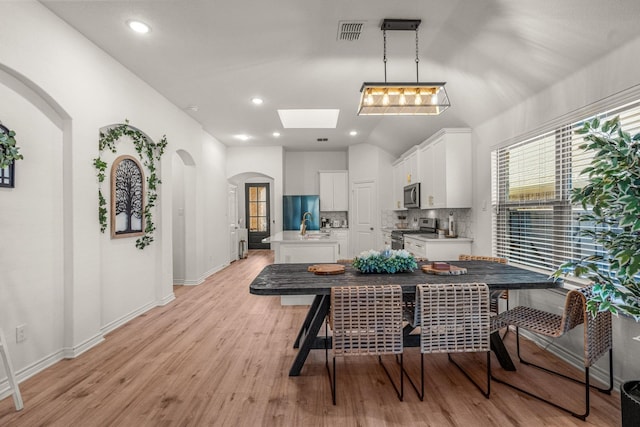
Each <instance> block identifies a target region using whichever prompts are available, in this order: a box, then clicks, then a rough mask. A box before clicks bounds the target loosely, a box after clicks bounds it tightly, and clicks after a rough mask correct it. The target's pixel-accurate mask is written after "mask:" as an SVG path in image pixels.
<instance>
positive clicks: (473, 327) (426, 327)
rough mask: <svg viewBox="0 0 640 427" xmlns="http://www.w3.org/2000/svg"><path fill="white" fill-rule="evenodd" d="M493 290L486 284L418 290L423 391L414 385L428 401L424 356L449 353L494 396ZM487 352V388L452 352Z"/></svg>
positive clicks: (455, 285) (421, 382)
mask: <svg viewBox="0 0 640 427" xmlns="http://www.w3.org/2000/svg"><path fill="white" fill-rule="evenodd" d="M490 317H491V316H490V315H489V288H488V286H487V285H486V284H484V283H449V284H425V285H418V286H417V287H416V318H415V320H414V322H415V324H417V325H420V377H421V379H420V390H418V387H417V386H416V384H415V383H414V382H413V380H411V378H410V377H409V376H408V375H407V378H408V379H409V382H410V384H411V385H412V387H413V388H414V390H415V391H416V393H417V394H418V397H419V398H420V400H424V355H425V354H426V353H447V356H448V358H449V360H450V361H451V362H453V364H454V365H455V366H456V367H457V368H458V369H460V371H461V372H462V373H463V374H464V375H465V376H466V377H467V378H468V379H469V380H470V381H471V382H472V383H473V384H474V385H475V386H476V387H477V388H478V390H480V391H481V392H482V394H483V395H484V396H485V397H487V398H488V397H489V394H490V393H491V351H490V350H491V347H490V339H489V336H490V334H491V321H490ZM475 352H485V353H486V355H487V362H486V365H487V387H486V390H484V389H483V388H482V387H481V385H480V384H478V383H477V382H475V381H474V380H473V378H471V376H470V375H469V374H468V373H467V372H466V371H465V370H464V369H463V368H462V367H461V366H460V365H459V364H458V363H456V361H455V360H454V359H453V358H452V356H451V354H452V353H475Z"/></svg>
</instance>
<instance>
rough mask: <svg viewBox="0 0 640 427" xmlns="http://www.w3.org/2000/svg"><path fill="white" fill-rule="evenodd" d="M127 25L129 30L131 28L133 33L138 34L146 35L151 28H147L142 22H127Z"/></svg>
mask: <svg viewBox="0 0 640 427" xmlns="http://www.w3.org/2000/svg"><path fill="white" fill-rule="evenodd" d="M127 25H129V28H131V29H132V30H133V31H135V32H136V33H140V34H146V33H148V32H149V31H150V30H151V27H149V26H148V25H147V24H145V23H144V22H142V21H135V20H130V21H127Z"/></svg>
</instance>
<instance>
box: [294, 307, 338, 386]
mask: <svg viewBox="0 0 640 427" xmlns="http://www.w3.org/2000/svg"><path fill="white" fill-rule="evenodd" d="M316 300H318V303H317V304H315V302H316ZM329 301H330V296H329V295H317V296H316V297H315V298H314V303H313V304H312V305H311V307H309V312H308V313H307V317H306V318H305V324H306V323H307V322H308V327H307V328H305V327H304V324H303V327H302V329H301V330H300V333H299V334H298V338H297V339H296V343H297V344H298V345H299V350H298V354H297V355H296V358H295V359H294V361H293V365H291V369H290V370H289V376H290V377H297V376H298V375H300V371H301V370H302V367H303V366H304V362H305V361H306V360H307V356H308V355H309V351H310V350H311V349H314V348H324V345H322V346H320V345H319V344H318V341H317V340H316V337H317V336H318V332H319V331H320V328H321V327H322V324H323V323H324V319H325V318H326V317H327V314H328V313H329ZM326 339H327V338H325V339H323V340H322V342H323V343H324V340H326Z"/></svg>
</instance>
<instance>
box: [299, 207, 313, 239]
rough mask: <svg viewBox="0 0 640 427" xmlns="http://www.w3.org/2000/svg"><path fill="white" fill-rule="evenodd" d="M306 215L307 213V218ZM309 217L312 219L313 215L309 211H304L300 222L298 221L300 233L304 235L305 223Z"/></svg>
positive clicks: (305, 231)
mask: <svg viewBox="0 0 640 427" xmlns="http://www.w3.org/2000/svg"><path fill="white" fill-rule="evenodd" d="M307 215H309V218H307ZM310 219H313V215H311V212H305V213H304V214H303V215H302V222H300V235H301V236H304V235H305V234H306V233H307V224H306V222H307V221H309V220H310Z"/></svg>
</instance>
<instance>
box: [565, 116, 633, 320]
mask: <svg viewBox="0 0 640 427" xmlns="http://www.w3.org/2000/svg"><path fill="white" fill-rule="evenodd" d="M578 133H580V134H583V135H585V136H584V140H585V141H586V142H585V143H584V144H583V145H582V146H581V149H584V150H587V151H590V152H592V153H593V154H594V156H593V160H592V161H591V163H590V165H589V166H588V167H587V168H585V169H584V170H583V171H582V174H583V175H587V176H588V183H587V185H585V186H584V187H582V188H575V189H573V192H572V194H571V201H572V203H575V204H580V205H582V207H583V209H584V210H585V211H586V213H584V214H581V215H579V217H578V220H579V221H587V222H589V223H591V224H593V225H594V227H593V228H592V229H584V230H581V231H580V235H581V236H584V237H587V238H589V239H592V240H593V242H594V243H596V244H598V245H600V246H601V247H602V248H603V249H604V252H605V253H604V255H591V256H587V257H583V258H581V259H579V260H574V261H570V262H567V263H564V264H562V265H561V266H560V267H559V269H558V270H557V271H556V272H555V273H554V276H555V277H556V278H558V277H560V276H562V275H566V274H568V273H571V272H572V273H573V274H574V275H575V276H577V277H585V278H587V279H589V280H591V281H593V283H594V284H595V286H594V293H593V296H592V297H591V298H590V299H589V300H588V301H587V307H588V309H589V310H590V311H591V312H592V313H593V314H595V313H597V312H598V311H610V312H611V313H613V314H618V313H623V314H626V315H629V316H631V317H633V318H634V319H635V320H636V321H640V284H639V277H640V275H639V273H640V133H638V134H636V135H634V136H631V135H630V134H629V133H627V132H624V131H623V130H622V128H621V125H620V119H619V117H616V118H614V119H611V120H608V121H605V122H604V123H600V120H598V119H594V120H592V121H591V122H587V123H585V124H584V126H583V127H582V128H581V129H580V130H579V131H578ZM602 265H606V266H607V267H608V268H607V269H606V270H608V271H603V269H602V268H599V266H600V267H601V266H602Z"/></svg>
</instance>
